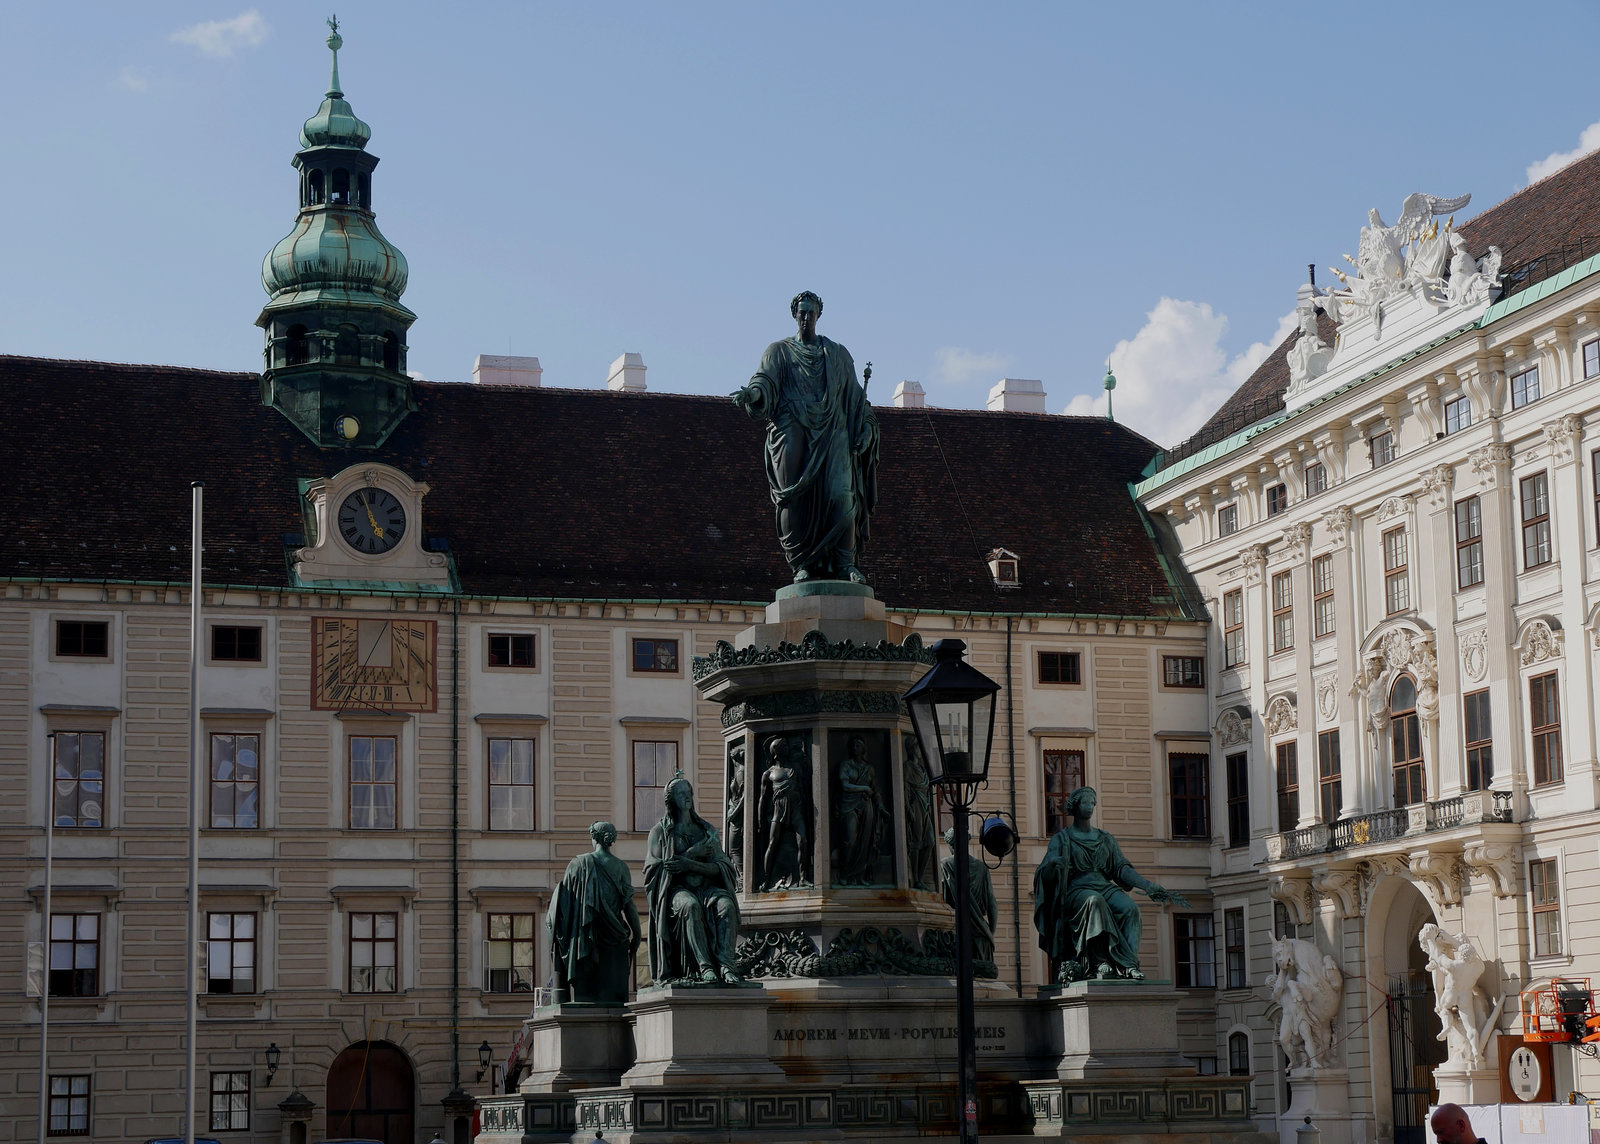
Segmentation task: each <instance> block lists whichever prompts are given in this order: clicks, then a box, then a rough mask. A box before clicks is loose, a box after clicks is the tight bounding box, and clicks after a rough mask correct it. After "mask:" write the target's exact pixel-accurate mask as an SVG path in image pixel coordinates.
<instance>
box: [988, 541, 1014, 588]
mask: <svg viewBox="0 0 1600 1144" xmlns="http://www.w3.org/2000/svg"><path fill="white" fill-rule="evenodd" d="M987 560H988V564H989V575H990V576H991V577H992V578H993V580H994V586H995V587H996V588H1020V587H1022V578H1021V568H1020V562H1019V561H1018V559H1017V554H1016V553H1015V552H1012V551H1010V550H1009V549H1005V548H996V549H995V550H994V551H993V552H991V553H989V555H988V557H987Z"/></svg>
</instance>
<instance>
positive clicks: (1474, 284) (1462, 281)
mask: <svg viewBox="0 0 1600 1144" xmlns="http://www.w3.org/2000/svg"><path fill="white" fill-rule="evenodd" d="M1501 257H1502V256H1501V254H1500V248H1499V247H1498V246H1491V247H1490V248H1489V253H1488V254H1485V255H1484V256H1483V257H1482V258H1481V259H1478V258H1474V257H1472V255H1470V254H1468V253H1467V242H1466V239H1464V238H1462V237H1461V236H1460V235H1459V234H1455V233H1452V234H1451V235H1450V285H1449V287H1448V289H1447V290H1446V297H1447V298H1448V299H1449V301H1450V304H1451V305H1452V306H1480V305H1482V304H1483V303H1485V302H1487V301H1488V300H1489V291H1490V290H1493V289H1494V288H1495V287H1496V286H1498V285H1500V261H1501Z"/></svg>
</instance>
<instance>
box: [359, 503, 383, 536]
mask: <svg viewBox="0 0 1600 1144" xmlns="http://www.w3.org/2000/svg"><path fill="white" fill-rule="evenodd" d="M361 507H362V508H364V509H366V510H367V523H368V524H370V525H372V535H373V536H376V537H377V538H378V539H379V540H382V539H383V528H382V527H381V526H380V525H379V524H378V518H377V517H375V516H373V515H372V502H371V501H370V500H368V499H367V494H366V493H362V494H361Z"/></svg>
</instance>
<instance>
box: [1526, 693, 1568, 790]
mask: <svg viewBox="0 0 1600 1144" xmlns="http://www.w3.org/2000/svg"><path fill="white" fill-rule="evenodd" d="M1528 716H1529V718H1528V721H1529V722H1530V723H1531V724H1532V725H1533V781H1534V785H1536V786H1537V785H1542V784H1544V783H1558V782H1560V781H1561V703H1560V697H1559V696H1558V694H1557V692H1556V673H1555V672H1553V671H1552V672H1550V673H1548V674H1546V675H1536V676H1534V677H1533V678H1532V679H1530V680H1528Z"/></svg>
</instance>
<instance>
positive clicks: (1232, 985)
mask: <svg viewBox="0 0 1600 1144" xmlns="http://www.w3.org/2000/svg"><path fill="white" fill-rule="evenodd" d="M1222 951H1223V965H1224V969H1223V971H1224V973H1226V974H1227V977H1226V981H1227V983H1228V984H1227V987H1228V988H1229V989H1247V988H1249V985H1250V980H1249V974H1248V973H1247V971H1246V967H1245V956H1244V910H1242V909H1236V910H1223V911H1222Z"/></svg>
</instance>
